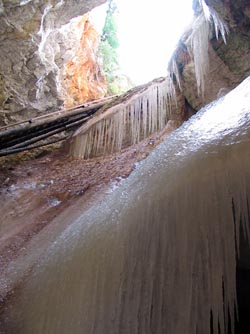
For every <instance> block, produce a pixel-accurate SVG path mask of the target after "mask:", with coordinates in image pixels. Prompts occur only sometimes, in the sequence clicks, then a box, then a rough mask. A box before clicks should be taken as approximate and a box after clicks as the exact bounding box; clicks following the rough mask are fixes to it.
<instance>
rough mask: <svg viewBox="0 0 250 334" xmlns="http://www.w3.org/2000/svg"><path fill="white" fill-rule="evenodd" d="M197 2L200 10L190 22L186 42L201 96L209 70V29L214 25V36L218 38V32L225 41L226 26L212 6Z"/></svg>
mask: <svg viewBox="0 0 250 334" xmlns="http://www.w3.org/2000/svg"><path fill="white" fill-rule="evenodd" d="M199 3H200V6H201V8H202V11H201V13H200V14H199V15H198V16H197V17H196V18H195V20H194V22H193V24H192V31H191V35H190V37H189V39H188V41H187V44H189V45H190V47H191V53H192V55H193V59H194V66H195V78H196V83H197V90H198V94H199V95H200V94H202V96H203V95H204V91H205V79H206V74H207V73H208V70H209V57H208V46H209V39H210V35H211V29H212V27H214V30H215V35H216V38H217V39H218V38H219V33H220V34H221V36H222V38H223V41H224V43H226V34H227V33H228V27H227V25H226V23H225V22H224V21H223V20H222V19H221V18H220V16H219V14H218V13H217V12H216V11H215V10H214V9H213V8H211V7H209V6H208V5H207V4H206V2H205V1H204V0H199Z"/></svg>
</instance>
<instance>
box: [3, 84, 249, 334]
mask: <svg viewBox="0 0 250 334" xmlns="http://www.w3.org/2000/svg"><path fill="white" fill-rule="evenodd" d="M249 106H250V78H248V79H247V80H245V82H244V83H243V84H241V85H240V86H239V87H238V88H237V89H235V90H234V91H232V92H230V93H229V94H228V95H226V96H224V97H223V98H222V99H220V100H219V101H217V102H216V103H213V104H211V105H209V106H208V107H206V108H204V110H202V111H201V112H200V113H198V114H197V115H196V116H194V117H193V118H192V119H191V120H190V121H188V122H186V123H185V124H184V125H183V126H182V127H181V128H179V129H178V130H177V131H176V132H175V133H173V134H172V135H171V136H170V137H169V138H168V139H167V141H165V142H163V143H162V144H161V145H159V146H158V147H157V149H156V150H154V152H152V153H151V154H150V155H149V156H148V157H147V159H145V160H144V161H143V162H141V163H140V164H139V165H138V166H137V168H136V170H135V171H134V172H133V173H132V174H131V175H130V177H129V178H128V179H126V180H123V181H122V183H121V184H120V186H118V187H117V188H116V189H113V191H112V192H110V193H109V194H106V195H105V196H103V194H102V195H101V196H99V197H97V198H95V200H94V201H93V202H92V203H91V204H90V205H89V206H87V208H86V207H85V210H83V209H82V206H83V205H84V202H85V198H83V199H82V201H80V202H79V203H78V205H76V206H75V207H73V208H72V210H71V212H70V211H68V212H67V214H66V215H64V216H60V217H58V222H59V221H60V224H61V222H62V219H68V221H69V222H70V226H69V227H68V228H67V229H66V230H65V231H64V232H63V233H62V234H61V235H60V236H59V237H57V239H56V240H55V242H54V243H53V244H52V245H51V247H50V248H48V250H47V251H46V252H45V254H44V257H43V259H40V260H39V263H38V264H37V266H33V267H32V273H29V275H28V276H27V280H26V282H25V283H24V285H22V289H20V291H19V294H20V299H17V298H15V305H14V307H13V306H11V308H10V309H9V310H8V312H7V313H6V319H5V321H6V322H5V324H4V325H5V326H6V328H7V329H8V330H9V331H6V333H19V334H34V333H36V334H44V333H46V334H59V333H60V334H68V333H74V334H78V333H79V334H82V333H84V334H85V333H86V334H103V333H110V334H116V333H119V334H152V333H154V334H165V333H168V334H180V333H187V334H193V333H197V334H210V333H211V331H210V325H211V326H212V327H213V333H214V334H219V333H220V334H229V317H230V323H231V324H230V327H231V329H232V333H233V324H234V310H235V308H237V301H236V264H237V256H239V245H240V230H241V228H242V230H243V233H244V236H245V238H248V239H249V235H250V233H249V218H250V217H249V206H248V194H249V193H250V159H249V148H250V140H249V138H250V137H249V136H250V107H249ZM81 210H82V211H81ZM34 247H36V249H35V251H37V244H35V246H34ZM19 266H20V263H19ZM3 328H4V327H3ZM219 328H220V331H219Z"/></svg>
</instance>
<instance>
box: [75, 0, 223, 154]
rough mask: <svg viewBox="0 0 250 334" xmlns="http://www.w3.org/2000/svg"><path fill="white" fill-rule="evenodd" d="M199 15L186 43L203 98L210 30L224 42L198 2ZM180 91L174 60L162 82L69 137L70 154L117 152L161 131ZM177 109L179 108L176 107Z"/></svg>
mask: <svg viewBox="0 0 250 334" xmlns="http://www.w3.org/2000/svg"><path fill="white" fill-rule="evenodd" d="M200 7H201V9H202V10H201V12H200V14H199V15H198V16H197V17H196V18H195V20H194V22H193V24H192V28H191V33H190V37H189V38H188V40H187V41H186V43H187V45H188V46H189V48H188V50H189V53H190V55H191V57H192V58H193V61H194V66H195V77H196V83H197V89H198V93H199V94H202V95H203V94H204V89H205V75H206V73H207V72H208V68H209V59H208V45H209V39H210V34H211V31H212V29H213V28H214V30H215V34H216V37H217V39H218V37H219V32H220V34H221V35H222V38H223V40H224V42H226V39H225V35H226V33H227V32H228V30H227V26H226V24H225V23H224V22H223V20H222V19H220V17H219V15H218V13H217V12H216V11H215V10H214V9H212V8H210V7H208V6H207V4H206V3H205V1H204V0H200ZM174 81H175V82H176V83H177V85H178V88H179V89H180V90H181V78H180V74H179V71H178V67H177V64H176V62H175V58H174V57H172V59H171V61H170V63H169V75H168V76H167V77H166V78H165V80H163V81H162V80H158V81H157V80H155V81H153V82H152V83H151V84H149V85H148V86H147V88H146V89H143V90H142V92H140V93H139V94H138V93H137V94H134V95H133V94H132V97H130V98H129V99H127V100H126V102H123V103H119V100H118V103H117V104H116V105H113V106H111V107H110V108H108V109H107V108H105V109H104V110H101V111H100V113H99V115H98V116H97V117H94V118H92V119H91V120H90V121H89V122H88V123H86V124H84V125H83V126H82V127H80V128H79V129H78V130H77V131H76V133H75V134H74V135H73V139H72V142H71V147H70V153H71V154H72V156H74V157H76V158H84V159H88V158H91V157H94V156H98V155H105V154H109V153H113V152H118V151H120V150H121V149H122V148H123V147H127V146H129V145H133V144H136V143H138V142H139V141H141V140H143V139H145V138H147V137H148V136H150V135H151V134H153V133H155V132H157V131H161V130H162V129H164V127H165V126H166V124H167V122H168V121H169V119H170V115H171V110H172V107H173V106H175V108H178V104H177V99H176V90H175V83H174ZM179 107H180V106H179Z"/></svg>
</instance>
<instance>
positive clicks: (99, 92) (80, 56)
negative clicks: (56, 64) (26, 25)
mask: <svg viewBox="0 0 250 334" xmlns="http://www.w3.org/2000/svg"><path fill="white" fill-rule="evenodd" d="M78 27H79V30H82V36H81V39H80V45H79V48H78V51H77V54H76V55H75V57H74V58H73V59H72V60H71V61H69V62H68V63H67V64H66V66H65V77H64V86H65V90H66V97H65V101H64V104H65V106H66V107H67V108H68V107H72V106H75V105H78V104H81V103H84V102H86V101H92V100H96V99H99V98H102V97H104V95H105V93H106V80H105V77H104V74H103V73H102V70H101V67H100V65H99V63H98V59H97V50H98V45H99V34H98V32H97V31H96V29H95V28H94V26H93V24H92V23H91V22H90V20H89V15H88V14H85V15H84V16H83V17H82V19H81V21H80V22H79V23H78Z"/></svg>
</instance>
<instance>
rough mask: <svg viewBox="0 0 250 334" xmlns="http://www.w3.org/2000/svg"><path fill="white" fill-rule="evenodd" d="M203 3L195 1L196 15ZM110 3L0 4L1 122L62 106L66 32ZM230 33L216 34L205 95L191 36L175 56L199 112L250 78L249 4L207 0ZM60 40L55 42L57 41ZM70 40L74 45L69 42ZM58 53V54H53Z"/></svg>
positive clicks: (25, 0) (185, 95)
mask: <svg viewBox="0 0 250 334" xmlns="http://www.w3.org/2000/svg"><path fill="white" fill-rule="evenodd" d="M201 1H203V0H194V1H193V8H194V11H195V13H196V14H197V15H198V13H199V12H200V10H201V8H200V7H201V5H200V4H201ZM104 2H105V0H84V1H80V0H67V1H65V0H60V1H55V0H50V1H49V0H46V1H39V0H19V1H17V0H2V1H1V0H0V122H1V121H2V123H3V122H10V121H13V120H18V119H22V118H27V117H32V116H34V115H37V113H43V112H45V111H46V110H51V109H56V108H58V107H59V105H60V104H61V103H62V101H61V100H60V99H59V98H58V85H59V84H60V82H59V81H60V78H59V76H58V68H60V67H61V66H62V63H66V62H67V61H69V60H70V57H69V53H70V52H69V51H70V50H69V48H71V47H72V45H71V44H73V42H72V39H71V38H70V36H69V39H68V40H64V38H63V37H62V34H61V29H62V28H61V27H63V26H64V25H65V24H66V23H67V22H69V21H70V19H72V18H73V17H76V16H79V15H82V14H84V13H86V12H88V11H89V10H91V9H93V8H94V7H96V6H98V5H101V4H102V3H104ZM205 3H206V4H207V5H208V6H210V7H211V8H214V10H215V11H216V13H218V14H219V16H220V17H221V18H222V19H223V20H224V22H225V23H226V24H227V26H228V29H229V34H228V35H227V36H226V40H227V43H226V44H225V43H224V42H223V39H222V38H221V36H220V37H219V38H218V39H217V38H216V36H215V31H213V32H212V34H211V36H210V43H209V47H208V56H209V57H208V58H209V71H208V74H207V76H206V83H205V84H206V85H205V91H204V94H203V95H198V94H197V88H196V79H195V74H194V73H195V69H194V62H193V60H192V57H191V58H190V53H189V51H188V42H187V41H188V38H189V36H188V34H189V32H188V31H187V32H186V34H184V36H183V37H182V38H181V39H180V43H179V44H178V47H177V49H176V52H175V54H174V57H175V60H176V64H177V66H178V69H179V72H180V77H181V81H182V92H181V95H182V100H183V99H184V100H185V101H186V103H187V104H188V105H189V106H191V107H192V109H195V110H198V109H199V108H200V107H201V106H203V105H204V104H206V103H208V102H210V101H212V100H214V99H216V98H217V97H219V96H221V95H223V94H225V93H226V92H227V91H229V90H231V89H232V88H234V87H235V86H236V85H237V84H238V83H240V82H241V81H242V80H243V79H244V78H245V77H247V76H248V75H250V61H249V59H250V4H249V0H237V1H236V0H206V2H205ZM55 41H56V42H55ZM70 41H71V43H70ZM51 48H53V50H52V51H53V52H51Z"/></svg>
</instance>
